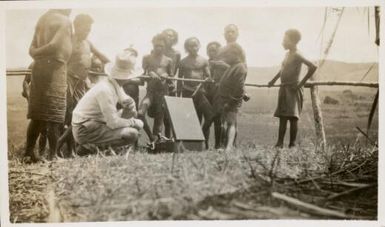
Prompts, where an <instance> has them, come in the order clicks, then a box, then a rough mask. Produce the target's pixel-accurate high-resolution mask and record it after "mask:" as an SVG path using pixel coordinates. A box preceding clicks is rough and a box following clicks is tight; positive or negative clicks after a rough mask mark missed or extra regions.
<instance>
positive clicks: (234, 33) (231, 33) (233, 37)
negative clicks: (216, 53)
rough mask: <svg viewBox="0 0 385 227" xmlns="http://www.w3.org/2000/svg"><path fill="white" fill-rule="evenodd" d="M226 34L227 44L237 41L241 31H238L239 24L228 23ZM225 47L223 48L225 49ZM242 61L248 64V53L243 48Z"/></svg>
mask: <svg viewBox="0 0 385 227" xmlns="http://www.w3.org/2000/svg"><path fill="white" fill-rule="evenodd" d="M224 36H225V40H226V46H227V45H229V44H232V43H237V39H238V36H239V31H238V27H237V25H235V24H229V25H227V26H226V27H225V31H224ZM226 46H225V47H226ZM225 47H224V48H223V49H222V50H224V49H225ZM241 62H242V63H245V65H246V54H245V51H244V50H243V49H242V56H241Z"/></svg>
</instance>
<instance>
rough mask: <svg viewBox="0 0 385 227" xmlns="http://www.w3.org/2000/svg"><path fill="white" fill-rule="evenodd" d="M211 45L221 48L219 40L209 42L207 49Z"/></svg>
mask: <svg viewBox="0 0 385 227" xmlns="http://www.w3.org/2000/svg"><path fill="white" fill-rule="evenodd" d="M210 46H215V48H220V47H221V44H220V43H219V42H217V41H213V42H209V44H207V47H206V49H207V50H208V49H209V47H210Z"/></svg>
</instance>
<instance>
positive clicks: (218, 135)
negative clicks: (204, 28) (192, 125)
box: [203, 41, 229, 149]
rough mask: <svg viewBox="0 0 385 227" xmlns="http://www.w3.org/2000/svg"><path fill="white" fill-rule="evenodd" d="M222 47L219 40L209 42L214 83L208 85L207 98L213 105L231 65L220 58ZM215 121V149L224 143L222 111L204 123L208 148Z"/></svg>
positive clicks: (208, 49) (208, 54) (208, 53)
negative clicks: (222, 80)
mask: <svg viewBox="0 0 385 227" xmlns="http://www.w3.org/2000/svg"><path fill="white" fill-rule="evenodd" d="M220 49H221V44H220V43H218V42H215V41H214V42H210V43H209V44H207V56H208V57H209V67H210V74H211V77H212V79H213V83H209V84H207V85H206V87H205V89H206V90H207V98H208V100H209V101H210V103H211V105H214V103H215V99H216V98H217V96H218V87H219V82H220V80H221V79H222V76H223V74H224V72H225V71H226V69H228V68H229V65H227V64H226V63H224V62H223V61H220V60H219V52H220ZM213 122H214V133H215V149H218V148H220V147H221V146H222V145H223V142H222V141H223V139H224V137H225V136H223V135H222V134H223V132H224V129H222V127H223V124H222V120H221V115H220V113H216V114H215V116H214V117H213V119H212V121H210V122H208V121H205V123H204V125H203V133H204V135H205V138H206V148H208V141H209V137H210V127H211V125H212V123H213Z"/></svg>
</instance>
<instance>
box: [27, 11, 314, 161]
mask: <svg viewBox="0 0 385 227" xmlns="http://www.w3.org/2000/svg"><path fill="white" fill-rule="evenodd" d="M70 12H71V10H69V9H55V10H49V11H48V12H46V13H45V14H44V15H43V16H42V17H41V18H40V19H39V21H38V23H37V25H36V30H35V34H34V38H33V41H32V44H31V47H30V55H31V56H32V58H33V60H34V63H33V66H32V76H31V79H30V92H29V93H28V101H29V108H28V118H29V119H30V123H29V126H28V130H27V145H26V153H25V155H26V156H27V157H30V158H31V160H32V161H38V160H39V159H40V156H39V154H38V153H37V152H35V151H34V146H35V143H36V140H37V138H38V136H39V134H43V132H44V133H45V134H44V135H46V136H47V138H48V142H49V148H50V149H49V153H48V159H52V158H53V157H54V156H55V155H56V154H57V152H58V147H60V146H61V144H62V143H63V140H62V139H63V138H66V140H67V142H68V141H69V142H68V143H67V144H68V146H69V149H73V148H74V147H73V144H75V143H77V144H79V147H80V148H85V147H87V145H89V144H94V145H95V144H96V145H100V144H110V145H127V144H133V145H134V144H136V142H137V139H138V135H139V131H140V130H141V129H144V131H145V132H146V134H147V136H148V138H149V141H150V142H149V144H148V146H150V148H151V149H153V148H154V145H155V143H156V141H157V140H159V139H160V137H161V134H162V132H163V131H164V134H165V136H166V137H171V136H172V132H171V123H170V119H169V116H168V115H167V112H166V108H165V103H164V96H178V97H185V98H192V100H193V103H194V106H195V109H196V112H197V115H198V118H199V120H200V122H201V125H202V130H203V133H204V136H205V139H206V147H207V148H208V146H209V144H208V141H209V134H210V127H211V125H212V124H213V123H214V128H215V130H214V131H215V148H221V147H223V148H225V150H226V151H229V150H231V149H232V147H233V145H234V143H235V139H236V136H237V113H238V110H239V108H240V107H241V105H242V102H243V101H247V100H248V99H249V97H248V95H247V94H246V93H245V89H244V86H245V80H246V75H247V64H246V57H245V52H244V50H243V49H242V47H241V46H240V45H239V44H237V42H236V41H237V38H238V35H239V32H238V27H237V26H236V25H234V24H230V25H227V26H226V27H225V29H224V37H225V39H226V42H227V43H226V45H225V46H221V44H220V43H219V42H216V41H214V42H210V43H209V44H208V45H207V48H206V50H207V55H208V57H209V58H208V59H206V58H204V57H202V56H200V55H199V54H198V52H199V49H200V47H201V44H200V41H199V39H198V38H196V37H190V38H188V39H186V40H185V42H184V49H185V51H186V53H187V56H186V57H185V58H183V59H181V54H180V52H178V51H177V50H175V49H174V46H175V44H176V43H177V42H178V33H177V32H176V31H175V30H173V29H166V30H164V31H163V32H161V33H160V34H157V35H155V36H154V37H153V39H152V45H153V49H152V51H151V53H150V54H148V55H145V56H144V57H143V60H142V69H143V72H139V71H137V70H136V67H135V65H136V61H137V57H138V52H137V50H135V49H134V48H131V47H130V48H126V49H124V50H122V51H121V52H119V53H118V54H117V55H116V57H115V61H114V62H110V60H109V59H108V58H107V57H106V56H105V55H104V54H102V53H101V52H100V51H98V50H97V49H96V48H95V47H94V46H93V45H92V44H91V42H89V41H88V40H87V37H88V34H89V33H90V31H91V25H92V23H93V19H92V18H91V17H90V16H89V15H84V14H80V15H78V16H76V17H75V20H74V23H73V25H74V33H73V30H72V24H71V22H70V20H69V18H68V16H69V15H70ZM300 38H301V37H300V33H299V32H298V31H297V30H294V29H291V30H288V31H287V32H286V33H285V36H284V41H283V47H284V48H285V49H286V50H288V53H287V56H286V58H285V60H284V62H283V64H282V69H281V71H280V72H279V73H278V74H277V76H276V77H274V79H273V80H272V81H271V82H270V83H269V85H273V84H274V82H275V81H276V80H277V79H278V78H281V80H282V86H281V88H280V91H279V100H278V107H277V110H276V113H275V116H276V117H279V118H280V127H279V138H278V142H277V144H276V146H277V147H282V146H283V138H284V134H285V131H286V124H287V121H290V123H291V130H290V146H295V138H296V134H297V128H298V126H297V122H298V119H299V114H300V112H301V109H302V102H303V101H302V86H303V85H304V83H305V82H306V80H307V79H308V78H309V77H311V75H312V74H313V73H314V71H315V66H314V65H313V64H312V63H311V62H310V61H308V60H306V59H305V58H304V57H302V56H301V55H300V54H298V52H297V49H296V45H297V43H298V42H299V40H300ZM302 63H304V64H306V65H307V66H308V67H309V70H308V73H307V75H306V76H305V78H303V80H302V81H299V74H300V70H301V65H302ZM93 65H94V66H95V68H96V67H97V68H98V69H99V70H100V69H103V68H104V72H105V73H106V74H107V75H108V76H107V78H106V79H105V80H102V81H100V82H98V83H95V85H92V83H91V81H90V78H89V74H88V72H89V70H90V69H91V67H93ZM104 65H105V67H103V66H104ZM143 75H145V76H143ZM176 76H177V77H178V78H185V79H195V80H200V81H203V80H204V81H205V82H203V83H202V82H196V81H188V80H186V81H181V80H179V81H178V82H177V83H175V82H174V80H170V77H176ZM145 83H146V84H147V88H146V94H145V96H144V98H143V99H142V100H141V101H140V102H139V86H141V85H144V84H145ZM91 87H92V88H91ZM146 115H148V116H149V117H152V118H154V124H153V128H152V130H151V128H150V126H149V124H148V123H147V120H146ZM64 126H65V127H64ZM60 135H63V136H62V137H61V138H60V139H59V137H60ZM71 138H73V139H74V140H75V141H71ZM58 141H59V142H58ZM58 143H59V145H58ZM71 144H72V145H71ZM79 150H81V149H79Z"/></svg>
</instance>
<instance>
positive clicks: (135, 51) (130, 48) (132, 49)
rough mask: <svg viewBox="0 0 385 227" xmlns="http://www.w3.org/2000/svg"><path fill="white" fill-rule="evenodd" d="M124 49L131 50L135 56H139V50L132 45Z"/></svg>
mask: <svg viewBox="0 0 385 227" xmlns="http://www.w3.org/2000/svg"><path fill="white" fill-rule="evenodd" d="M124 51H130V52H131V53H133V54H134V55H135V57H138V51H137V50H135V49H134V48H132V47H128V48H126V49H124Z"/></svg>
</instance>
